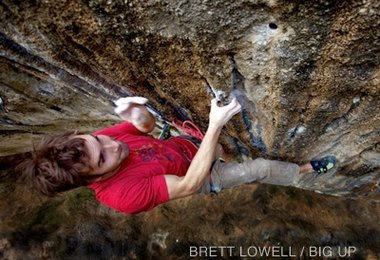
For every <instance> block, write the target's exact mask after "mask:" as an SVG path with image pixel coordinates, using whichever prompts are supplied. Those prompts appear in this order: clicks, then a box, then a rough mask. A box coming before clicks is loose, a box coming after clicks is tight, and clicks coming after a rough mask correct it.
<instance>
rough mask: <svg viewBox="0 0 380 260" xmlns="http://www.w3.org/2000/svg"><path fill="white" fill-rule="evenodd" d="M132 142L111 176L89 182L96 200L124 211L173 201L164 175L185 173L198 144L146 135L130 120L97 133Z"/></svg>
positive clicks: (179, 138) (96, 133)
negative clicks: (115, 171) (117, 169)
mask: <svg viewBox="0 0 380 260" xmlns="http://www.w3.org/2000/svg"><path fill="white" fill-rule="evenodd" d="M94 134H95V135H107V136H110V137H112V138H114V139H116V140H120V141H123V142H125V143H127V144H128V146H129V148H130V154H129V155H128V156H127V157H126V158H125V159H124V161H123V162H122V163H121V167H120V170H119V171H118V172H117V173H116V174H115V175H113V176H112V177H110V178H109V179H106V180H103V181H99V182H94V183H91V184H89V185H88V187H90V188H91V189H93V190H94V191H95V194H96V199H97V200H98V201H100V202H101V203H103V204H105V205H107V206H109V207H111V208H113V209H116V210H118V211H121V212H125V213H130V214H135V213H139V212H141V211H147V210H149V209H152V208H154V207H155V206H157V205H158V204H162V203H165V202H167V201H168V200H169V194H168V188H167V186H166V181H165V177H164V175H166V174H173V175H177V176H184V175H185V174H186V172H187V169H188V168H189V166H190V162H191V160H192V159H193V157H194V156H195V154H196V152H197V147H196V146H195V145H194V144H193V143H191V142H190V141H188V140H185V139H183V138H181V137H172V138H169V139H167V140H160V139H155V138H152V137H150V136H146V135H145V134H144V133H142V132H140V131H139V130H138V129H137V128H136V127H134V126H133V125H132V124H131V123H129V122H123V123H121V124H118V125H115V126H112V127H110V128H105V129H102V130H99V131H96V132H95V133H94Z"/></svg>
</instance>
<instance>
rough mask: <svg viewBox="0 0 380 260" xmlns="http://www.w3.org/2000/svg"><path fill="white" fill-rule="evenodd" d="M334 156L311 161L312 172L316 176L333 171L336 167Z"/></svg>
mask: <svg viewBox="0 0 380 260" xmlns="http://www.w3.org/2000/svg"><path fill="white" fill-rule="evenodd" d="M336 162H337V161H336V158H335V156H326V157H323V158H322V159H320V160H312V161H311V162H310V164H311V166H313V170H314V171H316V172H317V173H318V174H323V173H326V172H327V171H329V170H331V169H333V168H334V167H335V165H336Z"/></svg>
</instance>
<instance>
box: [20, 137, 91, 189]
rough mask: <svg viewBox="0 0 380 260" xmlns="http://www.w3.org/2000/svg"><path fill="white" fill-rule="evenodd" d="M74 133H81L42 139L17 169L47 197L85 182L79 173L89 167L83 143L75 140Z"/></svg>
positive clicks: (81, 140)
mask: <svg viewBox="0 0 380 260" xmlns="http://www.w3.org/2000/svg"><path fill="white" fill-rule="evenodd" d="M77 134H80V133H77V132H66V133H62V134H57V135H51V136H46V137H44V138H43V139H42V140H41V141H40V143H39V144H37V145H36V146H35V147H34V149H33V151H32V152H31V153H30V154H29V156H28V157H26V158H24V159H23V160H22V162H21V163H20V164H19V165H18V166H17V167H16V170H17V171H19V172H20V173H21V176H22V177H23V179H25V180H26V181H28V182H30V183H31V184H32V185H33V186H34V187H36V188H37V189H38V190H39V191H40V192H42V193H43V194H45V195H47V196H53V195H55V194H56V193H58V192H61V191H66V190H69V189H72V188H76V187H79V186H82V185H86V184H87V183H88V180H86V179H85V178H84V177H82V176H81V175H80V173H83V171H84V169H87V168H88V165H89V157H88V154H87V152H86V149H85V140H84V139H81V138H75V136H76V135H77ZM82 175H83V174H82Z"/></svg>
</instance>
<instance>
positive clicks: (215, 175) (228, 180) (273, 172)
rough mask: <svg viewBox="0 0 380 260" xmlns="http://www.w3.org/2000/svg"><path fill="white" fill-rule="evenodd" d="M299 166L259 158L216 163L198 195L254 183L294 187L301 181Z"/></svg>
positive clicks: (218, 161)
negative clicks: (240, 161)
mask: <svg viewBox="0 0 380 260" xmlns="http://www.w3.org/2000/svg"><path fill="white" fill-rule="evenodd" d="M299 172H300V168H299V166H298V165H297V164H294V163H289V162H282V161H274V160H266V159H263V158H257V159H255V160H252V159H250V160H247V161H244V162H243V163H238V162H231V163H225V162H222V161H220V160H217V161H215V163H214V165H213V167H212V169H211V174H210V179H208V180H206V181H205V183H204V185H203V186H202V188H201V189H200V190H199V192H198V193H200V194H207V193H210V192H220V191H221V190H222V189H226V188H232V187H236V186H239V185H242V184H245V183H251V182H254V181H258V182H262V183H269V184H276V185H284V186H293V185H295V184H296V183H297V182H298V181H299V179H300V173H299Z"/></svg>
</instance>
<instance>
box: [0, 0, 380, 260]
mask: <svg viewBox="0 0 380 260" xmlns="http://www.w3.org/2000/svg"><path fill="white" fill-rule="evenodd" d="M379 28H380V2H379V1H377V0H362V1H343V0H341V1H332V0H331V1H327V0H320V1H301V0H300V1H280V0H278V1H277V0H267V1H265V0H262V1H260V0H257V1H255V0H246V1H226V0H214V1H211V0H210V1H208V0H194V1H189V0H179V1H167V0H163V1H155V0H149V1H137V0H136V1H134V0H132V1H128V0H125V1H113V0H107V1H105V0H104V1H101V0H82V1H74V0H66V1H61V0H57V1H49V0H45V1H8V0H4V1H0V98H1V100H0V123H1V124H0V134H1V139H0V156H6V155H11V154H17V153H22V152H25V151H29V150H30V149H31V147H32V146H31V144H32V141H33V140H35V139H38V138H39V137H40V136H41V135H42V134H46V133H51V132H55V131H58V130H73V129H79V130H82V131H91V130H94V129H97V128H100V127H103V126H107V125H110V124H112V123H115V122H116V121H117V118H116V117H115V116H114V115H113V114H112V110H113V109H112V102H111V100H113V99H116V98H118V97H120V96H135V95H140V96H145V97H147V98H149V100H150V104H149V106H150V107H151V108H152V109H153V110H155V111H156V112H157V113H158V114H159V116H160V117H161V118H164V119H167V120H172V119H180V120H185V119H191V120H193V121H195V122H196V123H197V124H198V125H199V126H201V128H202V129H203V130H206V128H207V122H208V111H209V103H210V99H211V98H213V97H218V98H219V99H220V100H222V101H223V100H224V101H226V100H228V99H229V98H230V97H231V96H236V97H237V98H238V100H239V102H240V103H241V104H242V105H243V111H242V113H241V114H240V115H238V116H235V117H234V118H233V119H232V120H231V122H229V123H228V125H227V126H226V127H225V129H224V131H223V134H222V137H221V142H222V143H223V144H224V146H225V147H226V150H227V152H228V153H229V154H230V155H231V157H236V158H237V159H239V160H242V159H244V158H245V157H246V156H252V157H257V156H262V157H266V158H270V159H279V160H287V161H293V162H296V163H304V162H307V161H309V160H310V159H312V158H317V157H321V156H324V155H327V154H333V155H335V156H336V157H337V158H338V160H339V167H338V168H337V169H336V170H335V171H334V172H333V173H329V174H327V175H325V176H315V175H312V174H310V175H309V177H308V178H305V179H303V180H302V182H301V183H300V187H301V188H304V189H310V190H313V191H318V192H321V193H326V194H334V195H344V196H345V197H361V198H360V199H361V200H358V201H356V202H354V203H351V202H350V201H347V200H344V198H335V199H331V198H330V197H320V196H317V195H315V194H314V195H313V194H312V193H310V192H305V194H306V195H305V194H303V195H300V194H301V193H300V191H295V190H292V189H291V190H290V191H289V190H282V191H279V192H278V193H276V192H275V194H276V195H273V192H272V193H271V192H270V191H268V190H265V187H267V186H260V188H259V190H258V191H254V192H253V193H252V192H251V190H249V189H248V188H247V187H245V188H244V187H243V188H242V189H241V190H239V192H237V191H236V190H233V191H227V192H226V193H224V195H221V196H220V197H219V198H213V197H211V198H206V199H202V200H199V201H200V202H199V203H200V204H197V203H198V202H197V201H196V202H191V201H189V200H184V201H182V202H180V203H177V204H176V202H172V204H171V205H175V206H174V207H173V206H171V205H169V206H163V207H160V208H159V209H158V210H156V211H154V212H153V213H148V214H147V215H142V216H140V217H136V218H130V219H128V221H127V222H128V223H124V222H123V221H124V217H121V216H120V215H112V214H111V213H105V212H104V211H105V209H104V208H102V207H100V209H97V208H96V206H94V207H92V209H94V208H95V209H96V210H97V211H96V212H95V213H87V214H90V215H89V216H87V219H86V218H84V219H83V215H81V213H80V210H78V209H77V208H75V207H74V206H71V205H73V204H75V202H73V201H75V199H77V197H78V196H79V197H80V196H86V193H85V192H82V193H80V192H79V193H76V191H74V192H73V193H69V194H68V195H67V197H66V199H65V200H63V201H62V198H58V199H56V200H53V201H50V202H49V201H48V202H47V201H46V200H45V199H44V200H40V201H39V202H38V203H37V205H34V206H33V210H31V213H30V214H29V213H28V214H29V215H28V214H27V213H25V212H26V211H25V212H24V210H23V206H22V205H23V204H22V203H21V204H20V205H19V204H16V205H15V207H14V208H13V209H8V208H9V207H8V205H7V203H8V202H9V203H10V202H11V201H16V200H17V199H16V197H17V196H16V195H14V194H13V195H10V194H9V187H13V186H9V185H10V184H4V183H1V185H0V193H1V197H2V198H4V200H2V201H3V202H2V203H0V208H1V212H2V215H1V216H0V217H1V219H2V222H3V223H5V224H3V225H2V226H1V230H2V231H1V234H0V253H1V255H2V256H3V254H5V253H4V252H8V253H7V254H8V255H7V254H5V255H6V256H7V257H11V256H9V254H11V253H12V252H10V250H11V249H9V247H10V245H11V244H12V243H13V245H16V247H17V246H19V247H20V248H25V244H27V243H26V242H25V241H26V238H24V240H25V241H24V240H23V239H22V237H23V236H24V235H25V237H28V236H35V235H36V234H39V235H37V238H36V240H33V241H34V242H35V243H39V245H42V249H41V250H42V251H41V250H40V251H41V252H42V253H41V254H42V256H41V257H47V256H46V255H44V252H45V253H46V251H49V248H52V247H53V248H55V249H57V248H58V249H60V250H61V249H62V247H65V248H66V249H65V250H70V248H74V250H77V251H76V252H77V253H78V252H79V253H78V254H77V255H79V256H82V255H83V254H84V255H86V252H90V251H91V250H92V249H94V250H92V251H91V252H92V253H94V252H95V253H96V252H98V251H99V250H100V251H101V250H104V248H102V247H101V246H100V249H99V245H104V243H106V242H104V241H103V240H99V241H97V242H96V243H95V242H94V243H93V244H91V243H92V242H91V243H90V242H89V241H84V240H85V239H87V238H86V237H83V236H82V235H83V234H82V233H81V232H84V233H86V232H88V233H93V231H94V230H96V232H100V231H101V230H103V229H104V230H107V228H108V227H105V225H104V223H107V222H105V221H104V220H103V218H105V219H107V220H108V221H109V219H108V218H110V219H112V220H116V221H118V222H113V223H114V224H113V226H111V228H115V230H120V228H121V227H123V228H125V229H126V233H127V234H129V235H130V237H131V238H128V239H130V240H131V241H129V242H130V243H132V247H133V248H132V249H131V248H129V249H128V250H127V249H125V248H124V249H123V246H122V245H123V244H122V243H123V240H122V239H123V237H125V236H124V233H123V234H120V233H117V232H116V233H112V234H111V235H110V234H108V236H111V237H113V238H115V237H118V239H119V238H120V241H119V240H117V241H116V242H115V244H112V243H111V244H112V246H113V247H112V248H113V249H115V250H116V251H112V250H111V249H112V248H111V249H110V248H108V249H107V250H111V251H112V252H117V253H116V255H120V256H128V257H129V258H139V257H140V256H141V258H142V259H143V258H146V257H149V256H152V254H153V256H154V254H155V253H154V252H155V250H154V249H157V248H161V249H162V248H164V246H163V245H165V243H164V244H162V243H161V242H160V241H166V237H167V236H168V240H167V241H169V242H167V243H168V244H170V248H169V249H167V251H166V252H169V253H168V254H169V255H170V254H172V255H182V254H186V252H185V251H186V250H188V245H194V244H195V245H203V244H202V243H205V244H210V245H213V242H214V243H215V241H221V243H222V242H223V245H228V244H229V243H234V244H235V245H244V246H249V245H252V244H250V243H253V242H252V241H250V240H247V237H252V238H253V239H254V240H255V241H264V242H265V241H266V242H265V243H273V244H274V245H275V244H277V243H280V242H281V243H282V244H284V243H285V242H286V241H288V243H290V244H291V243H296V241H299V240H307V241H308V243H309V244H311V245H318V243H319V244H320V245H325V244H334V245H351V244H355V243H359V244H360V243H368V244H367V247H365V246H363V244H360V245H361V246H362V247H363V248H362V250H364V251H362V252H361V256H362V257H374V253H373V252H375V254H376V252H380V249H379V248H378V245H376V243H375V242H373V241H378V238H379V234H380V233H379V232H380V230H379V227H378V226H376V225H372V224H370V225H369V224H368V223H370V222H372V223H378V221H379V219H378V216H379V214H378V212H379V207H378V204H376V201H377V200H378V199H379V186H378V184H379V181H380V144H379V143H380V138H379V134H380V113H379V112H380V102H379V101H380V65H379V63H380V30H379ZM7 185H8V186H7ZM12 189H13V188H12ZM260 189H262V190H261V192H260ZM268 189H269V188H268ZM279 189H280V188H279ZM16 190H17V189H16ZM251 193H252V194H251ZM21 194H29V193H28V192H23V193H22V192H21ZM78 194H79V195H78ZM83 194H84V195H83ZM268 194H269V195H268ZM22 196H23V195H21V197H22ZM304 196H306V197H304ZM284 197H285V198H287V199H289V201H288V200H286V199H284ZM294 197H297V198H298V200H296V199H294ZM256 198H257V199H256ZM301 198H307V201H302V200H303V199H301ZM18 199H19V198H18ZM72 199H73V201H71V200H72ZM292 199H294V200H292ZM367 199H368V200H367ZM252 200H253V201H252ZM21 201H22V202H24V204H25V203H26V204H29V203H30V199H25V198H24V199H22V200H21ZM90 201H91V203H94V202H93V200H90ZM225 201H230V202H229V204H228V203H227V204H226V203H225ZM242 201H244V205H245V206H246V207H248V208H250V209H252V210H248V211H245V210H244V211H243V210H242V208H240V207H239V209H236V208H235V206H234V205H235V204H236V203H239V202H242ZM311 201H312V202H313V203H314V205H312V204H313V203H311ZM211 202H212V203H211ZM49 203H50V204H49ZM70 203H71V204H70ZM91 203H90V205H92V204H91ZM182 203H184V204H182ZM292 203H293V204H292ZM62 205H63V206H62ZM65 205H66V208H65ZM67 205H70V206H69V209H67ZM78 205H79V204H78ZM80 205H82V204H80ZM86 205H87V204H86ZM183 205H185V206H186V207H188V208H189V209H186V208H185V206H183ZM201 205H208V207H207V209H202V210H201V211H199V212H197V209H199V208H200V207H201ZM218 205H219V206H220V207H223V206H222V205H224V207H226V209H225V211H226V212H224V213H223V214H222V215H218V212H220V210H217V207H218ZM236 205H238V206H239V205H240V204H236ZM284 205H285V206H284ZM295 205H298V206H297V207H295ZM342 205H344V206H342ZM360 205H362V207H361V206H360ZM363 205H365V206H363ZM39 207H40V208H39ZM70 207H73V208H70ZM78 207H79V206H78ZM86 207H90V206H88V205H87V206H86ZM340 207H342V208H340ZM255 208H256V209H257V208H259V209H260V208H261V209H262V210H261V211H260V210H253V209H255ZM289 208H290V209H293V210H294V215H292V216H290V217H289V219H288V220H284V219H285V218H286V216H288V215H289ZM296 208H298V209H296ZM326 208H334V210H331V211H330V210H327V211H325V209H326ZM369 208H371V209H372V210H373V212H374V213H373V212H372V211H371V212H370V211H369V212H368V214H367V211H366V210H368V209H369ZM6 209H7V210H8V211H5V210H6ZM214 209H215V210H214ZM315 209H318V210H315ZM335 209H336V210H335ZM192 211H196V212H197V214H196V215H194V213H193V215H192V214H191V213H192ZM5 212H7V213H5ZM78 212H79V213H78ZM99 212H100V213H99ZM268 212H269V213H268ZM296 212H302V214H304V212H307V214H306V213H305V214H306V215H305V218H306V220H305V219H303V218H302V217H301V218H300V217H299V216H297V213H296ZM321 212H322V213H321ZM318 213H321V214H322V215H323V216H320V218H322V219H323V220H324V221H325V222H318V221H315V220H313V218H314V216H316V215H317V214H318ZM7 214H8V215H7ZM50 214H51V215H50ZM62 214H63V215H62ZM70 214H74V215H75V214H79V215H80V216H81V217H79V218H78V220H77V221H78V222H77V223H73V222H70V221H69V220H66V219H64V220H62V219H60V218H59V216H66V217H69V216H70ZM91 214H92V215H91ZM99 214H100V216H99ZM102 214H103V215H102ZM178 214H179V215H181V216H182V215H188V216H191V217H190V218H191V220H189V221H190V222H185V223H182V218H181V219H179V218H178V217H177V218H176V217H175V216H176V215H178ZM247 214H248V215H247ZM299 214H301V213H299ZM339 214H342V215H344V216H351V215H352V216H354V217H347V218H345V219H343V220H342V219H339V220H338V219H336V218H337V217H336V216H337V215H339ZM371 214H373V216H374V218H371V217H370V215H371ZM252 215H255V216H256V218H255V219H253V220H251V216H252ZM7 216H12V217H13V218H20V217H21V218H27V219H31V220H30V222H27V223H23V225H22V227H20V229H19V230H21V231H19V232H20V233H17V232H16V233H15V232H13V231H12V230H13V229H12V228H11V227H12V225H13V224H12V222H10V221H3V220H4V219H6V218H7ZM41 216H45V217H41ZM46 216H48V217H46ZM49 216H52V217H51V218H49ZM94 216H97V218H98V219H97V220H98V221H99V223H103V224H99V223H98V224H96V223H93V222H91V221H90V222H88V219H90V218H92V217H94ZM276 216H277V217H276ZM326 216H329V217H328V218H325V217H326ZM206 218H207V219H210V218H211V219H213V221H214V223H217V228H218V227H220V229H218V230H220V232H221V233H218V232H216V233H215V234H214V235H213V236H212V239H209V238H207V237H205V234H209V233H212V230H208V229H207V225H206V224H204V222H205V221H204V220H205V219H206ZM358 218H359V219H361V220H360V221H359V222H357V219H358ZM51 219H54V221H53V222H50V220H51ZM168 219H174V220H173V222H170V223H176V226H177V229H175V227H171V226H168V224H167V223H168V221H167V220H168ZM310 219H311V220H310ZM61 220H62V221H61ZM146 220H149V221H151V223H154V224H152V225H148V226H145V227H142V228H136V227H135V226H144V225H145V224H146ZM60 221H61V222H60ZM81 221H82V222H81ZM94 221H95V220H94ZM78 223H86V225H80V224H78ZM186 223H187V224H189V225H191V224H192V223H197V225H198V223H201V224H200V225H201V226H200V228H199V230H193V231H192V232H191V230H190V229H189V227H185V226H184V225H187V224H186ZM202 223H203V224H202ZM321 223H322V224H321ZM337 223H339V224H337ZM124 224H125V225H124ZM4 225H5V226H4ZM41 225H42V226H41ZM97 225H98V226H97ZM218 225H219V226H218ZM205 226H206V227H205ZM364 226H365V227H366V228H363V227H364ZM60 227H61V228H60ZM63 227H70V228H71V230H74V231H75V230H76V231H77V232H79V233H78V234H76V233H75V232H76V231H75V232H74V231H73V232H74V233H75V234H76V235H75V234H74V235H72V237H71V236H70V235H67V234H66V235H65V236H63V235H62V234H63V233H64V230H63V229H64V228H63ZM97 227H98V228H97ZM99 227H101V229H99ZM157 227H161V228H162V230H158V229H157ZM286 227H287V228H286ZM181 228H184V229H185V231H188V232H185V233H186V234H188V235H187V236H185V237H183V239H184V240H181V239H179V240H178V241H177V240H176V239H177V236H178V237H179V236H181V235H182V234H183V230H182V229H181ZM208 228H210V227H208ZM268 229H269V231H268ZM99 230H100V231H99ZM115 230H114V231H115ZM167 230H169V232H170V234H169V235H168V233H166V232H167ZM247 230H249V232H248V231H247ZM289 230H290V231H289ZM292 230H293V231H294V230H296V231H294V232H293V231H292ZM316 230H318V232H319V233H318V232H317V233H316V232H315V231H316ZM331 230H332V231H331ZM301 231H302V232H303V234H300V233H299V232H301ZM12 232H13V233H12ZM41 232H42V233H41ZM49 232H56V233H55V235H54V236H55V239H56V240H55V243H56V244H54V245H52V244H51V242H49V241H48V240H46V241H43V240H44V239H46V237H47V235H46V234H48V233H49ZM96 232H95V233H96ZM202 232H203V233H202ZM292 232H293V233H292ZM95 233H94V234H95ZM201 233H202V234H203V235H201V236H200V237H199V236H198V237H197V234H201ZM4 234H12V235H9V236H11V237H12V238H9V236H7V235H4ZM20 234H23V235H20ZM41 234H42V235H41ZM81 234H82V235H81ZM96 234H97V233H96ZM102 234H103V233H102ZM149 234H151V235H149ZM279 234H280V235H279ZM358 234H364V235H363V237H362V239H358ZM44 235H46V236H45V238H42V237H43V236H44ZM223 235H225V236H224V237H223ZM283 235H284V236H283ZM78 236H79V238H78ZM94 236H95V235H94ZM100 236H102V235H99V237H100ZM228 236H231V237H233V238H232V239H231V240H229V238H228ZM3 237H7V238H4V239H3ZM75 237H76V238H75ZM141 237H143V238H141ZM281 237H282V238H281ZM284 237H285V238H284ZM50 238H51V239H53V238H52V237H50ZM70 239H74V240H75V241H74V240H73V241H71V240H70ZM80 239H84V240H83V241H81V240H80ZM139 239H145V240H144V241H145V242H144V241H143V242H141V240H139ZM286 239H288V240H286ZM308 239H309V240H308ZM105 240H107V239H105ZM20 241H21V242H20ZM41 241H43V243H42V242H41ZM57 241H58V242H57ZM70 241H71V242H70ZM107 241H108V240H107ZM133 241H135V242H133ZM136 241H137V242H136ZM146 241H153V242H146ZM157 241H158V242H157ZM239 241H240V242H239ZM289 241H290V242H289ZM292 241H293V242H292ZM363 241H364V242H363ZM371 241H372V242H371ZM264 242H263V243H264ZM15 243H16V244H15ZM17 243H19V244H17ZM118 243H121V244H118ZM313 243H314V244H313ZM28 245H29V246H31V245H30V243H29V244H28ZM86 246H87V247H86ZM152 246H153V249H152ZM298 246H302V245H300V244H298ZM32 247H33V246H32ZM145 247H147V248H150V249H151V250H150V253H142V250H143V249H142V248H145ZM368 248H370V251H366V250H367V249H368ZM29 249H30V248H29ZM32 249H33V248H32ZM58 249H57V250H58ZM298 249H299V248H298ZM4 250H5V251H4ZM7 250H8V251H7ZM78 250H79V251H78ZM81 250H82V251H81ZM86 250H89V251H86ZM96 250H98V251H96ZM123 250H124V251H123ZM125 250H127V251H125ZM371 250H372V251H371ZM61 251H62V250H61ZM107 252H108V251H107ZM107 252H106V251H103V253H104V254H103V256H104V257H108V256H109V255H107V254H108V253H107ZM152 252H153V253H152ZM368 252H369V253H368ZM61 253H62V254H63V256H66V257H70V256H71V255H70V254H71V253H70V252H69V251H67V252H66V251H64V252H63V251H62V252H61ZM13 254H17V252H16V253H15V252H13ZM111 255H112V254H111ZM113 255H114V254H113ZM13 256H14V257H16V256H15V255H13ZM34 256H35V255H33V256H30V257H34ZM159 256H160V255H159ZM377 256H378V255H377ZM375 257H376V256H375ZM11 258H12V257H11Z"/></svg>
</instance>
